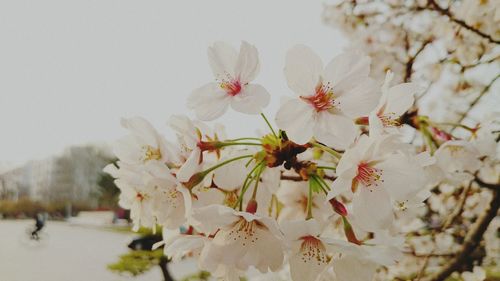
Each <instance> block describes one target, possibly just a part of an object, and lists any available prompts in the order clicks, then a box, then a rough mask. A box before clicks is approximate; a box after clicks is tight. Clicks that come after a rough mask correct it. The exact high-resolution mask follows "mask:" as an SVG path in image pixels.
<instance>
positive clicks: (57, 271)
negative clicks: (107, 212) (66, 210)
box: [0, 220, 162, 281]
mask: <svg viewBox="0 0 500 281" xmlns="http://www.w3.org/2000/svg"><path fill="white" fill-rule="evenodd" d="M32 224H33V221H29V220H19V221H13V220H0V280H2V281H124V280H133V281H161V280H162V276H161V272H160V269H159V268H154V269H153V270H151V272H148V273H147V274H145V275H143V276H140V277H137V278H129V277H124V276H120V275H117V274H115V273H112V272H110V271H108V270H107V268H106V265H107V264H109V263H112V262H115V261H117V259H118V256H119V255H121V254H124V253H126V252H127V251H128V249H127V246H126V245H127V242H128V241H130V240H131V239H132V237H134V235H133V234H129V233H121V232H114V231H110V230H103V229H98V228H92V227H89V228H87V227H82V226H72V225H70V224H67V223H64V222H52V221H49V222H47V225H46V229H44V231H46V232H47V234H48V236H49V238H48V240H47V241H48V242H47V244H46V245H42V246H41V247H29V246H27V245H26V244H23V243H22V237H23V235H26V234H25V231H26V228H28V227H29V226H30V225H32Z"/></svg>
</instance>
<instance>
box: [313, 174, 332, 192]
mask: <svg viewBox="0 0 500 281" xmlns="http://www.w3.org/2000/svg"><path fill="white" fill-rule="evenodd" d="M311 179H312V180H313V181H315V182H316V184H318V185H319V187H320V188H321V190H322V191H323V192H324V193H325V195H327V194H328V191H327V190H326V189H325V187H324V186H323V185H322V184H321V182H320V181H319V177H318V176H315V175H313V176H311ZM328 190H330V189H329V188H328Z"/></svg>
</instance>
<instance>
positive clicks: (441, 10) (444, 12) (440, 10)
mask: <svg viewBox="0 0 500 281" xmlns="http://www.w3.org/2000/svg"><path fill="white" fill-rule="evenodd" d="M427 3H428V5H429V6H430V8H431V9H432V10H434V11H436V12H438V13H440V14H441V15H443V16H446V17H447V18H448V19H449V20H450V21H452V22H454V23H456V24H458V25H460V26H461V27H463V28H465V29H467V30H470V31H472V32H473V33H475V34H477V35H479V36H481V37H483V38H485V39H487V40H488V41H490V42H491V43H495V44H500V40H496V39H494V38H493V37H492V36H491V35H489V34H486V33H484V32H482V31H481V30H479V29H477V28H474V27H472V26H470V25H468V24H467V23H466V22H465V21H463V20H461V19H457V18H455V17H454V16H453V14H452V13H451V11H450V9H449V8H443V7H441V6H439V4H438V3H436V1H435V0H428V2H427Z"/></svg>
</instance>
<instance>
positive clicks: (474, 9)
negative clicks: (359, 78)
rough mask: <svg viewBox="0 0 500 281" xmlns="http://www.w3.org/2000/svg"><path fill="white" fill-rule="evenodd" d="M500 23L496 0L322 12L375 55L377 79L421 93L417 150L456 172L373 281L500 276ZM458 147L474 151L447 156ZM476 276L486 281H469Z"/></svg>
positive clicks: (358, 5)
mask: <svg viewBox="0 0 500 281" xmlns="http://www.w3.org/2000/svg"><path fill="white" fill-rule="evenodd" d="M499 15H500V3H499V2H498V1H491V0H487V1H475V0H459V1H442V0H411V1H398V0H382V1H365V0H358V1H337V3H333V4H332V5H327V6H326V7H325V10H324V14H323V19H324V21H325V23H327V24H330V25H332V26H334V27H335V28H338V29H339V30H340V31H341V32H342V33H343V35H344V36H346V37H348V38H349V39H350V43H349V44H350V48H351V49H358V50H360V51H362V52H364V53H366V54H367V55H369V56H370V57H372V64H371V73H372V75H373V77H375V78H378V79H381V78H382V77H384V75H385V73H386V72H387V70H391V71H392V72H394V81H396V82H403V81H410V80H411V81H413V82H415V83H418V84H419V85H420V86H422V87H423V88H424V89H425V90H423V91H422V92H421V93H419V95H418V96H417V97H416V100H415V103H414V105H413V107H412V109H410V111H414V114H415V115H416V116H420V117H418V119H414V120H415V121H416V122H414V125H415V126H414V128H415V129H416V132H417V135H415V136H414V137H413V140H412V141H411V143H412V145H415V146H426V147H427V148H428V149H429V151H430V152H431V154H433V156H434V158H435V159H436V161H437V162H438V163H441V164H440V166H441V167H442V169H443V170H445V171H448V172H453V171H454V173H449V174H448V176H445V179H444V180H440V181H435V182H434V186H433V187H432V188H431V189H430V191H431V194H430V196H429V198H428V199H427V201H426V202H427V204H426V206H424V208H422V210H420V211H419V215H418V216H417V219H415V220H413V222H412V223H411V224H409V225H408V226H406V227H405V228H407V230H408V231H409V234H408V235H407V239H406V241H407V244H408V245H409V249H408V251H407V252H405V256H404V258H403V259H402V260H401V261H400V262H399V265H398V266H393V267H390V268H388V269H387V270H384V271H383V272H382V273H383V274H379V275H378V277H377V280H393V279H395V280H401V279H407V278H413V277H415V276H416V278H417V279H420V278H422V280H424V279H425V278H424V277H428V278H427V279H425V280H445V279H446V278H447V277H450V276H452V274H454V275H453V276H454V278H456V279H457V280H484V279H485V278H487V277H486V276H485V275H484V269H481V268H480V267H479V266H482V267H483V268H486V269H488V268H493V269H494V270H492V272H493V273H491V274H498V270H497V269H498V253H499V250H500V248H499V246H498V245H499V243H498V236H497V234H495V233H496V231H497V229H498V223H499V222H500V218H498V216H497V217H496V218H495V214H496V213H497V210H498V207H499V200H500V196H499V195H498V193H499V192H498V190H499V189H500V165H499V156H498V140H499V137H498V125H499V121H498V120H500V119H499V118H500V117H499V115H498V106H499V105H500V104H499V102H500V99H499V98H498V92H499V88H498V86H499V83H498V80H499V78H500V67H499V65H500V64H499V62H500V53H499V51H500V49H499V45H500V24H499V23H500V17H499ZM495 112H496V113H495ZM423 115H425V116H426V117H425V118H423ZM457 143H458V144H459V145H460V146H461V147H467V148H466V150H465V151H468V153H467V154H462V156H459V155H458V154H452V155H451V156H445V154H444V153H443V152H445V151H446V150H448V149H449V150H452V151H453V150H454V145H455V144H457ZM465 155H469V157H466V158H463V156H465ZM445 157H451V158H448V160H443V159H444V158H445ZM465 163H467V164H465ZM468 165H470V166H468ZM439 173H440V172H439ZM481 225H483V226H484V229H483V228H480V227H479V226H481ZM488 225H489V227H488ZM471 237H475V238H474V239H472V238H471ZM472 249H474V250H472ZM472 251H473V252H472ZM495 268H496V269H495ZM454 271H456V273H453V272H454ZM472 271H473V272H474V273H476V272H479V273H477V274H476V275H477V276H480V277H477V279H471V278H472V277H471V276H472V275H471V273H470V272H472ZM461 272H464V273H463V274H460V273H461ZM480 273H482V274H480ZM494 276H495V275H494Z"/></svg>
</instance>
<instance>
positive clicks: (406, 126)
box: [106, 42, 498, 281]
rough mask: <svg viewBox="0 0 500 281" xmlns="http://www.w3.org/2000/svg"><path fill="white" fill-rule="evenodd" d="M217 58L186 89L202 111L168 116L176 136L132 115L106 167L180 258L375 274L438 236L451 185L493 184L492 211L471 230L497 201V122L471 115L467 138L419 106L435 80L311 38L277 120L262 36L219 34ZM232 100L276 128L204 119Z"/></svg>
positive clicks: (224, 270) (236, 270)
mask: <svg viewBox="0 0 500 281" xmlns="http://www.w3.org/2000/svg"><path fill="white" fill-rule="evenodd" d="M208 58H209V63H210V67H211V69H212V71H213V74H214V77H215V79H214V81H213V82H211V83H208V84H206V85H204V86H201V87H200V88H198V89H195V90H194V91H193V92H192V93H191V95H189V97H188V98H187V100H188V101H187V106H188V108H190V109H192V110H193V111H194V113H195V114H196V116H197V120H193V119H190V118H189V117H187V116H184V115H174V116H171V117H170V120H169V125H170V127H171V129H172V130H173V131H174V132H175V133H176V136H177V139H176V140H170V141H169V140H166V139H165V138H164V137H163V136H162V135H161V134H160V133H159V132H158V131H157V130H155V129H154V128H153V127H152V126H151V125H150V124H149V123H148V122H147V121H146V120H144V119H142V118H140V117H135V118H130V119H124V120H123V122H122V125H123V126H124V127H125V128H127V129H128V130H129V131H130V135H128V136H126V137H124V138H123V139H121V140H119V141H118V142H117V143H116V145H115V149H114V151H115V154H116V156H117V157H118V158H119V159H120V160H119V162H118V163H117V165H110V166H108V167H106V171H107V172H108V173H110V174H111V175H112V176H113V177H114V178H116V184H117V186H118V187H119V188H120V190H121V195H120V204H121V206H123V207H124V208H128V209H130V210H131V218H132V220H133V224H134V228H135V229H138V228H139V227H154V226H155V225H161V226H162V227H163V236H164V241H163V242H161V245H162V246H163V247H164V250H165V254H166V255H167V256H168V257H170V258H172V259H173V260H178V259H182V258H186V257H194V258H195V259H196V260H197V261H198V266H199V268H200V269H201V270H204V271H207V272H210V273H211V274H212V275H213V276H215V277H217V278H219V279H220V280H230V281H232V280H239V278H240V277H242V276H248V277H250V278H252V280H293V281H304V280H307V281H314V280H340V281H357V280H360V281H363V280H366V281H368V280H372V278H373V276H374V275H375V274H376V272H379V274H382V272H384V271H385V272H387V270H386V269H387V268H393V267H395V266H396V265H398V264H401V263H402V262H403V261H404V258H405V256H404V255H405V254H407V253H412V251H413V250H414V249H413V248H412V247H411V245H412V244H408V243H409V242H410V241H411V237H413V236H418V235H420V234H419V233H418V232H419V231H421V230H423V229H426V231H428V232H431V233H432V235H431V237H432V239H437V235H438V234H439V233H441V231H442V230H444V229H448V228H449V226H451V225H453V224H454V223H455V221H457V218H458V217H460V214H461V213H462V211H456V212H457V214H456V215H454V216H453V217H452V216H451V215H450V216H447V218H448V220H447V221H440V220H438V219H439V218H440V217H439V218H434V216H433V215H428V214H427V213H426V210H427V206H428V205H429V204H426V202H428V201H429V200H430V198H434V197H433V196H434V195H431V194H433V192H435V190H436V186H440V183H444V182H446V183H447V185H452V186H453V189H454V190H455V189H456V190H457V192H458V193H464V195H463V197H464V198H465V197H466V196H467V195H469V194H475V193H479V192H480V191H479V187H478V185H481V186H483V185H484V186H489V187H490V189H491V190H489V191H488V196H487V199H486V201H487V202H488V203H485V205H488V204H491V206H490V207H486V208H484V209H485V211H484V213H485V215H484V216H487V217H488V218H482V217H480V218H478V219H477V222H478V224H480V225H479V226H477V225H476V224H473V225H472V226H471V227H470V229H471V231H473V235H474V236H477V235H478V234H477V233H479V235H480V236H482V234H483V233H484V229H485V228H486V226H487V224H488V223H489V221H491V219H492V216H494V214H493V215H492V214H491V213H492V212H493V211H491V210H492V209H495V213H496V209H497V208H498V198H497V196H498V195H497V193H496V192H495V189H496V188H497V184H496V182H495V183H491V184H490V183H489V182H490V181H489V178H486V177H485V178H482V177H480V174H482V173H483V172H482V170H483V169H487V167H489V168H490V170H491V167H492V165H493V163H494V161H496V160H495V157H494V154H492V153H490V151H491V150H494V149H495V146H496V142H495V135H494V134H492V133H490V131H489V130H490V127H489V126H488V125H487V124H486V123H484V125H483V124H482V126H481V127H480V128H479V127H468V126H465V125H463V127H464V128H467V129H468V130H469V131H468V133H469V135H468V136H466V137H460V136H458V135H455V134H454V132H453V131H452V130H451V129H449V128H444V127H443V126H451V127H453V125H447V124H446V125H441V124H440V123H434V121H431V120H432V119H430V118H429V117H427V116H423V115H420V114H419V113H418V111H416V109H415V107H414V105H415V104H416V97H420V96H421V95H422V94H423V93H425V90H426V88H425V87H422V86H421V85H419V84H417V83H413V82H409V80H410V79H405V80H406V81H401V79H399V76H398V74H399V73H398V72H396V71H386V73H385V74H384V76H383V77H381V78H380V77H377V76H376V75H373V74H374V73H375V74H378V73H377V71H376V70H374V68H376V67H377V66H376V65H374V64H375V63H376V61H375V62H374V61H373V60H372V59H371V58H370V56H369V55H366V54H363V52H362V50H356V49H352V50H350V51H347V52H345V53H342V54H341V55H339V56H337V57H335V58H333V59H332V60H331V61H329V62H328V63H326V64H324V63H323V61H322V60H321V58H320V57H319V56H318V55H316V54H315V53H314V51H313V50H311V49H310V48H309V47H306V46H303V45H298V46H295V47H292V48H291V49H290V50H289V51H288V52H287V54H286V65H285V77H286V83H287V84H288V86H289V88H290V90H291V91H290V92H291V93H293V94H291V95H290V96H289V97H288V99H287V100H284V102H283V103H282V105H281V107H280V108H279V110H278V112H277V113H276V118H275V121H276V124H277V126H273V125H272V124H271V122H269V120H268V119H267V117H266V116H265V115H264V113H263V112H262V111H263V109H264V108H265V107H266V106H267V105H268V103H269V100H270V97H271V95H270V94H269V93H268V92H267V91H266V89H265V88H264V87H263V86H262V85H259V84H257V83H254V82H253V81H254V80H255V79H256V77H257V75H258V72H259V59H258V52H257V49H256V48H255V47H254V46H252V45H250V44H249V43H247V42H242V44H241V46H240V49H239V51H238V50H236V49H234V48H233V47H232V46H230V45H228V44H225V43H215V44H214V45H213V46H211V47H210V48H209V49H208ZM417 104H418V103H417ZM228 110H234V111H237V112H240V113H242V114H248V115H255V116H256V117H258V118H260V117H262V121H263V122H265V123H266V125H267V127H268V131H267V132H266V133H263V134H262V135H257V136H244V137H237V138H230V137H227V136H226V134H225V132H224V128H223V126H222V125H219V124H215V125H212V126H210V125H209V124H207V123H204V122H206V121H211V120H215V119H217V118H218V117H220V116H221V115H223V114H224V113H225V112H227V111H228ZM259 115H260V116H259ZM408 135H410V137H408ZM412 137H413V138H412ZM419 140H420V141H419ZM465 182H469V183H470V184H469V185H466V186H467V187H464V188H467V192H462V191H461V190H462V189H463V188H460V186H461V185H462V184H463V183H465ZM450 188H451V187H450ZM450 188H449V189H450ZM442 193H444V192H441V194H442ZM452 193H453V192H452ZM448 194H450V192H448ZM429 196H430V197H429ZM461 198H462V197H461ZM491 198H493V199H491ZM426 200H427V201H426ZM436 200H439V199H436ZM463 200H466V199H463ZM490 202H491V203H490ZM431 205H432V204H431ZM455 205H459V204H455ZM460 205H464V206H465V205H466V203H460ZM443 208H444V207H443ZM460 209H461V210H462V208H460ZM464 210H465V209H464ZM443 213H445V214H448V213H449V212H448V210H444V211H443ZM480 213H481V214H482V213H483V211H482V210H481V211H480ZM450 214H451V211H450ZM481 216H483V215H481ZM483 221H487V222H488V223H485V222H483ZM419 222H420V224H419ZM425 223H429V224H425ZM437 223H442V224H443V225H442V226H440V227H434V226H435V225H436V224H437ZM431 227H434V228H431ZM477 229H479V230H477ZM474 233H475V234H474ZM476 240H477V239H476ZM474 241H475V240H474ZM470 243H474V242H470V241H469V238H466V240H465V241H464V242H463V247H471V246H470V245H469V244H470ZM159 246H160V245H159ZM459 250H460V249H459ZM462 251H463V250H462ZM458 255H460V254H457V257H458ZM263 278H264V279H263ZM266 278H267V279H266Z"/></svg>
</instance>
